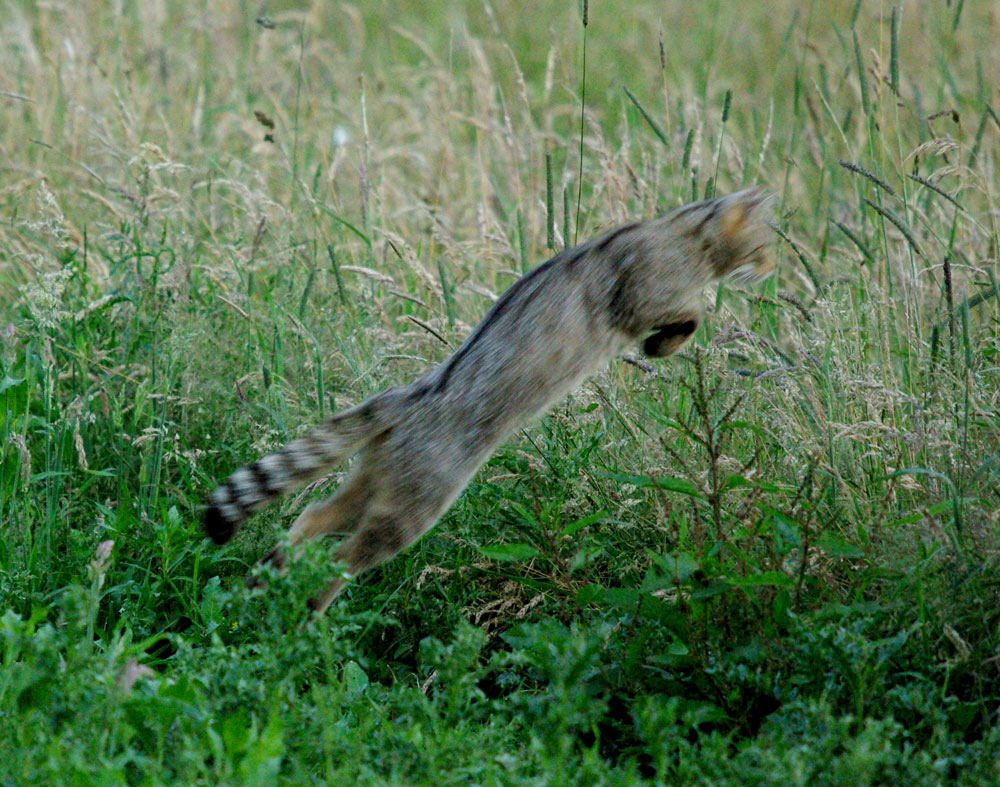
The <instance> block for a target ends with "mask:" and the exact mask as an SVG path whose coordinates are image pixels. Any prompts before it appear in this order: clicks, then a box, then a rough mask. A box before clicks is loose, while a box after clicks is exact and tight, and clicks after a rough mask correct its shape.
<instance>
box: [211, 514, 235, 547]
mask: <svg viewBox="0 0 1000 787" xmlns="http://www.w3.org/2000/svg"><path fill="white" fill-rule="evenodd" d="M204 525H205V533H206V534H208V537H209V538H211V539H212V540H213V541H214V542H215V543H216V544H225V543H226V542H227V541H228V540H229V539H231V538H232V537H233V534H234V533H235V532H236V525H234V524H233V523H232V522H230V521H229V520H228V519H226V517H225V516H223V514H222V511H221V510H220V509H219V507H218V506H217V505H211V506H209V508H208V510H207V511H206V512H205V520H204Z"/></svg>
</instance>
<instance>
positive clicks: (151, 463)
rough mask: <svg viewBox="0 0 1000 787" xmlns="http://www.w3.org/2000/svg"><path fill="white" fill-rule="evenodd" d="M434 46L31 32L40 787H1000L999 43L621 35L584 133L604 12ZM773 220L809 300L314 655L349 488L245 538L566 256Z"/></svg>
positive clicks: (23, 60) (28, 717) (31, 777)
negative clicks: (206, 516) (288, 486)
mask: <svg viewBox="0 0 1000 787" xmlns="http://www.w3.org/2000/svg"><path fill="white" fill-rule="evenodd" d="M432 6H433V7H432V8H431V9H428V7H427V4H424V3H415V2H402V3H397V4H393V7H392V10H391V12H390V11H388V10H383V11H382V12H379V11H378V10H370V9H367V8H365V7H364V6H363V5H356V6H352V5H338V4H317V5H316V7H315V8H314V7H311V6H306V5H304V4H298V3H291V2H285V3H280V4H279V3H272V4H268V7H267V11H266V13H267V16H268V18H269V20H270V21H269V22H267V23H266V24H259V23H255V21H254V14H255V13H256V12H257V7H256V6H254V5H252V4H247V3H227V2H222V3H215V4H213V5H212V7H211V10H209V11H204V12H202V11H197V10H194V9H193V7H191V6H190V4H185V3H176V2H164V3H159V4H145V5H144V4H134V3H124V4H117V5H116V4H103V3H91V2H82V3H77V4H65V5H53V4H34V3H14V4H13V6H12V7H10V8H8V9H7V11H6V12H5V14H4V15H3V19H2V20H0V31H2V34H3V40H4V42H5V44H4V46H3V47H2V48H0V113H2V117H3V122H2V124H0V336H2V343H0V528H2V539H0V665H2V666H0V740H2V741H3V742H4V745H3V750H4V755H3V757H2V758H0V783H2V784H27V783H48V784H86V785H92V784H121V783H128V784H274V783H287V784H305V783H316V782H320V783H322V782H325V783H329V784H358V783H361V784H369V783H372V784H431V785H443V784H512V785H520V784H566V785H571V784H638V783H643V782H649V783H661V784H712V785H723V784H733V785H736V784H740V785H743V784H803V785H805V784H810V785H813V784H830V785H841V784H842V785H861V784H870V785H875V784H899V783H906V784H914V785H924V784H928V785H931V784H969V785H979V784H991V783H1000V756H998V755H997V752H998V751H1000V730H998V725H997V720H998V712H1000V674H998V663H1000V640H998V636H997V625H998V622H1000V620H998V613H997V611H996V610H997V609H998V604H997V602H998V595H1000V592H998V590H1000V588H998V581H997V579H996V572H997V568H998V562H1000V560H998V551H997V547H998V537H997V527H998V518H997V511H998V510H1000V414H998V405H1000V399H998V395H997V391H998V389H1000V338H998V337H1000V322H998V315H1000V311H998V300H1000V298H998V296H1000V285H998V276H1000V272H998V271H997V257H998V247H1000V232H998V226H997V216H998V212H997V211H998V208H1000V204H998V202H997V197H996V194H995V191H996V187H997V186H996V184H997V167H996V165H997V156H998V153H1000V144H998V142H1000V120H998V116H997V110H998V109H1000V99H997V97H996V95H995V93H996V91H995V86H996V84H997V81H998V77H1000V74H998V71H997V68H998V66H997V61H996V57H995V55H994V50H995V41H994V39H995V36H994V31H993V30H992V28H991V27H990V25H991V24H992V23H991V21H990V18H989V8H988V4H977V3H961V2H958V3H951V4H950V5H949V4H945V3H923V4H916V5H915V4H906V5H896V6H894V5H890V4H884V3H881V4H880V3H874V2H865V3H861V2H858V3H853V2H844V3H812V4H809V5H805V6H802V5H801V4H798V3H791V2H789V3H779V4H774V3H771V4H766V8H765V5H764V4H762V5H761V8H760V9H759V10H754V9H751V10H749V11H745V10H742V7H740V10H737V8H738V6H737V4H735V3H729V2H718V3H715V4H714V5H713V6H712V7H710V8H707V9H705V10H704V12H703V13H702V12H698V13H697V14H696V12H693V11H692V10H691V7H690V6H688V5H683V4H678V5H677V8H676V9H671V8H667V7H665V5H664V4H661V3H629V4H627V5H626V4H621V5H620V6H619V7H613V6H611V5H609V4H600V3H594V4H592V5H591V6H590V7H589V18H588V26H587V28H586V89H585V97H586V112H585V115H584V116H583V117H581V114H580V112H581V105H580V96H581V95H582V94H584V90H583V81H584V72H583V43H584V28H583V25H582V15H581V13H580V11H581V7H579V6H578V5H577V4H575V3H568V4H567V3H542V4H534V5H533V10H532V11H531V13H526V12H525V11H524V9H523V6H521V5H519V4H515V3H510V2H507V1H506V0H499V1H498V2H493V3H491V4H485V3H483V4H480V3H469V4H467V5H463V4H460V3H457V2H456V3H442V4H432ZM116 7H117V8H118V11H116V10H115V9H116ZM363 8H364V10H362V9H363ZM272 23H273V24H272ZM255 113H260V114H258V115H255ZM581 129H582V136H581ZM581 151H582V159H581ZM581 172H582V179H581V176H580V173H581ZM748 183H762V184H764V185H765V186H766V187H767V188H769V189H770V190H772V191H773V192H774V193H776V195H777V198H776V200H775V210H776V214H777V224H778V230H779V233H778V236H776V247H775V248H776V250H777V254H778V256H779V273H778V275H777V276H776V277H774V278H772V279H771V280H770V281H768V282H767V283H766V284H765V285H763V286H762V287H759V288H756V289H753V290H752V291H744V290H742V289H740V288H739V287H736V286H734V285H732V284H730V283H726V284H724V285H723V286H722V287H720V289H719V291H718V293H717V294H716V295H715V297H714V306H713V308H712V309H711V312H710V316H709V318H708V319H707V320H706V322H705V323H704V325H703V326H702V327H701V328H700V329H699V332H698V334H697V337H696V341H695V343H694V345H692V346H691V348H689V350H688V351H686V352H684V353H683V354H682V355H681V356H680V357H679V358H676V359H674V360H673V361H671V362H669V363H667V362H664V363H652V364H649V365H645V364H643V363H642V362H639V363H638V365H637V364H636V363H627V362H615V363H613V364H612V366H611V368H610V369H609V370H608V371H607V372H606V373H605V374H602V375H600V376H599V377H598V378H597V379H595V380H593V381H591V382H589V383H588V384H587V385H585V386H584V387H583V388H582V389H581V390H580V391H579V392H578V393H576V394H575V395H574V396H572V397H571V398H570V399H568V400H567V401H566V402H564V403H562V404H560V405H559V406H557V407H556V408H555V409H554V411H553V412H552V413H551V414H550V415H548V416H547V417H545V418H544V419H542V420H541V421H540V422H538V423H536V424H533V425H531V426H530V427H528V428H527V429H525V430H524V431H523V433H522V434H521V435H520V436H519V437H518V439H517V440H515V441H513V442H512V443H511V444H509V445H507V446H505V447H504V448H503V449H502V450H501V451H499V452H498V453H497V455H496V456H495V457H494V458H493V459H492V460H491V461H490V462H489V463H488V464H487V465H486V466H485V467H484V468H483V469H482V470H481V471H480V472H479V474H478V475H477V476H476V478H475V479H474V481H473V483H472V485H471V486H470V488H469V490H468V491H467V492H466V494H465V495H464V496H463V497H462V498H460V500H459V501H458V503H457V504H456V505H455V507H454V508H453V509H452V510H451V511H450V512H449V513H448V514H447V515H446V517H445V518H444V520H443V521H442V523H441V526H440V527H439V528H437V529H436V530H435V531H434V532H433V533H431V534H430V535H428V536H427V537H425V538H424V539H422V540H421V541H420V542H419V543H418V544H417V545H416V546H415V547H414V548H412V549H410V550H409V551H408V552H406V553H404V554H403V555H402V556H400V557H399V558H397V559H396V560H395V561H393V562H391V563H389V564H388V565H386V566H384V567H382V568H380V569H379V570H376V571H374V572H372V574H370V575H369V576H366V577H364V578H363V580H362V581H360V582H359V583H357V584H356V585H355V586H353V587H351V588H350V589H349V590H348V591H347V592H346V593H344V594H343V596H342V597H341V598H340V599H339V600H338V602H337V603H336V604H335V605H334V606H333V607H331V609H330V610H329V612H328V613H327V614H326V615H325V616H324V617H323V618H322V619H320V620H319V621H318V622H317V623H316V624H315V625H311V626H308V627H306V628H305V629H304V630H301V631H300V630H299V624H300V623H301V620H302V609H303V605H304V601H305V599H306V598H308V597H309V596H310V594H311V593H313V592H314V591H315V590H316V588H318V587H320V586H321V585H322V584H323V583H324V580H325V578H326V576H327V572H328V570H329V569H328V563H327V561H326V556H327V554H328V546H329V545H326V544H317V545H313V546H311V547H310V548H308V549H306V550H305V554H304V555H303V557H302V559H301V560H300V561H299V562H298V563H296V565H295V567H294V570H293V571H291V572H290V573H289V574H288V575H287V576H285V577H270V579H269V581H270V585H271V587H270V590H269V591H268V592H267V593H264V592H262V591H260V590H250V589H247V588H246V586H245V585H244V582H243V578H244V576H245V575H246V573H247V572H248V571H249V570H250V566H251V565H252V564H253V562H254V561H255V560H256V559H257V558H258V557H259V556H260V555H261V554H262V553H263V552H264V551H265V550H266V549H268V548H269V547H270V546H271V545H272V544H273V542H274V540H275V539H276V538H278V537H279V534H280V532H281V528H282V527H284V526H285V525H287V524H288V523H289V522H290V520H291V518H292V517H293V516H294V513H295V511H296V510H298V509H299V508H300V507H301V505H302V504H303V500H304V499H305V498H307V497H311V496H318V495H320V494H322V493H324V492H325V493H328V492H329V489H330V488H331V486H332V485H333V484H335V483H336V478H334V480H333V481H330V482H321V483H319V484H317V485H316V488H311V489H309V490H308V491H307V493H306V495H305V497H303V500H295V501H292V500H289V501H285V502H283V503H282V504H281V505H279V506H276V507H274V508H272V509H269V510H268V511H267V512H266V513H264V514H261V515H260V516H257V517H256V518H254V519H253V520H252V521H251V522H250V523H249V524H248V526H247V527H246V528H245V529H244V531H243V532H242V533H241V534H240V536H239V537H238V538H237V539H235V540H234V542H233V543H232V545H230V546H227V547H226V548H225V549H221V550H220V549H216V548H214V547H211V546H209V545H208V543H207V542H206V541H205V540H204V539H203V538H202V537H201V534H200V531H199V523H198V520H199V507H200V506H201V504H202V501H203V500H204V497H205V495H206V493H207V492H208V491H209V490H210V489H211V488H212V486H213V484H214V483H215V482H216V481H218V480H219V479H221V478H223V477H225V475H226V474H227V473H228V472H229V471H231V470H232V469H233V468H234V467H235V466H237V465H238V464H240V463H241V462H243V461H246V460H248V459H251V458H253V457H255V456H257V455H259V454H261V453H263V452H265V451H267V450H269V449H272V448H274V447H277V446H279V445H281V444H282V443H284V442H285V441H287V440H288V439H290V438H291V437H293V436H294V435H296V434H299V433H300V432H301V431H302V430H304V429H305V428H307V427H308V426H309V425H310V424H313V423H315V422H316V421H317V420H318V419H319V418H320V417H321V416H322V415H323V414H329V413H330V412H332V411H334V410H336V409H339V408H342V407H344V406H347V405H349V404H353V403H356V402H358V401H360V400H362V399H363V398H364V397H366V396H368V395H370V394H371V393H373V392H375V391H377V390H380V389H382V388H385V387H387V386H390V385H394V384H399V383H404V382H407V381H409V380H411V379H412V378H413V377H415V376H416V375H417V374H419V373H421V372H423V371H425V370H427V369H428V368H430V367H431V366H432V365H433V364H434V363H437V362H439V361H441V360H442V359H444V358H445V357H446V356H447V355H448V353H449V352H450V351H451V347H454V346H457V344H458V343H459V342H460V341H461V340H462V338H463V336H464V335H465V333H466V332H467V331H468V330H469V328H470V326H472V325H474V324H475V322H476V321H477V320H478V319H479V317H480V316H481V315H482V314H483V313H484V312H485V310H486V309H487V308H488V306H489V303H490V298H491V293H493V294H497V293H499V292H501V291H503V289H505V288H506V287H507V286H509V284H510V283H511V282H512V281H513V280H514V278H515V277H516V276H517V275H518V274H519V273H520V272H521V271H523V270H524V269H526V268H529V267H531V266H533V265H534V264H537V263H538V262H541V261H542V260H544V259H545V258H546V257H547V256H548V255H549V248H548V247H549V246H551V247H552V248H554V249H557V250H558V249H560V248H562V247H563V245H565V244H566V243H567V242H572V239H573V238H575V237H579V238H580V239H584V238H586V237H589V236H592V235H593V234H595V233H597V232H599V231H600V230H601V229H603V228H606V227H608V226H611V225H613V224H615V223H617V222H620V221H624V220H625V219H634V218H638V217H647V216H652V215H654V214H655V213H657V212H658V211H662V210H666V209H669V208H671V207H673V206H676V205H679V204H681V203H682V202H684V201H687V200H689V199H691V198H700V197H702V196H703V195H705V194H711V193H725V192H727V191H730V190H734V189H736V188H738V187H740V186H742V185H745V184H748ZM449 345H450V346H449Z"/></svg>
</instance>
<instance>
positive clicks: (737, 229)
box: [719, 186, 771, 242]
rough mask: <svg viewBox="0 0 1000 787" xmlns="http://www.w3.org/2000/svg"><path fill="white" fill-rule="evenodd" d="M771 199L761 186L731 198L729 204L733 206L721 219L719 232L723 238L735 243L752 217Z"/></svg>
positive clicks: (728, 199)
mask: <svg viewBox="0 0 1000 787" xmlns="http://www.w3.org/2000/svg"><path fill="white" fill-rule="evenodd" d="M770 199H771V195H770V194H768V193H767V192H765V191H764V189H762V188H760V187H759V186H753V187H752V188H749V189H745V190H744V191H740V192H737V193H736V194H732V195H731V196H729V197H728V198H727V202H731V204H730V205H728V206H727V207H726V208H724V209H723V212H722V215H721V216H720V217H719V232H720V233H721V235H722V237H723V238H724V239H725V240H726V241H728V242H732V241H735V240H736V239H737V238H738V237H739V236H740V233H741V232H742V231H743V228H744V227H745V226H746V223H747V220H748V219H749V218H750V215H751V214H752V213H753V212H754V211H755V210H757V209H758V208H759V207H760V206H761V205H763V204H764V203H765V202H768V201H769V200H770Z"/></svg>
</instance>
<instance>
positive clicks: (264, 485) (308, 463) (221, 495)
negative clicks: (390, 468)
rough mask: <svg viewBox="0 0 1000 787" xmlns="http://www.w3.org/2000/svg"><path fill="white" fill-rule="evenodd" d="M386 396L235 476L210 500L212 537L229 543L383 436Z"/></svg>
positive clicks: (336, 418) (208, 513) (332, 420)
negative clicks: (250, 522)
mask: <svg viewBox="0 0 1000 787" xmlns="http://www.w3.org/2000/svg"><path fill="white" fill-rule="evenodd" d="M385 393H386V394H388V393H390V392H388V391H387V392H385ZM384 396H385V394H382V395H377V396H373V397H372V398H371V399H368V400H367V401H365V402H362V403H361V404H359V405H358V406H357V407H352V408H351V409H350V410H345V411H344V412H343V413H338V414H337V415H334V416H332V417H331V418H328V419H327V420H326V421H324V422H323V423H322V424H321V425H320V426H318V427H316V428H315V429H313V430H312V431H311V432H309V434H307V435H305V436H303V437H300V438H298V439H296V440H293V441H292V442H290V443H289V444H288V445H286V446H285V447H284V448H282V449H281V450H280V451H277V452H275V453H273V454H268V455H267V456H265V457H262V458H261V459H258V460H257V461H256V462H253V463H252V464H249V465H244V466H243V467H241V468H240V469H239V470H237V471H236V472H234V473H233V474H232V475H231V476H229V478H228V479H227V480H226V482H225V483H223V484H220V485H219V486H217V487H216V488H215V489H214V490H213V492H212V494H211V495H210V496H209V507H208V510H207V511H206V512H205V520H204V524H205V532H206V533H207V534H208V536H209V537H210V538H211V539H212V540H213V541H214V542H215V543H216V544H225V543H226V542H227V541H228V540H229V539H231V538H232V537H233V536H234V535H235V534H236V531H237V530H239V528H240V525H242V524H243V521H244V520H245V519H246V518H247V517H248V516H250V514H252V513H253V512H254V511H257V510H258V509H260V508H263V507H264V506H265V505H267V504H268V503H270V502H271V501H272V500H275V499H276V498H278V497H281V496H282V495H285V494H287V493H289V492H292V491H294V490H295V489H298V488H299V487H301V486H303V485H304V484H306V483H307V482H309V481H311V480H312V479H314V478H317V477H318V476H321V475H323V473H325V472H326V471H327V470H328V469H329V468H330V467H331V466H332V465H334V464H335V463H337V462H339V461H340V460H342V459H344V458H346V457H348V456H350V455H351V454H353V453H355V452H356V451H357V450H358V449H359V448H361V447H362V446H363V445H364V444H365V443H367V442H369V441H370V440H372V439H373V438H374V437H376V436H377V435H378V434H380V433H381V432H383V431H384V430H385V429H386V428H387V427H388V424H386V423H385V419H384V418H380V417H379V415H380V414H381V412H380V411H382V410H383V408H382V406H381V405H382V403H383V400H384Z"/></svg>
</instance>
